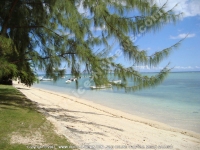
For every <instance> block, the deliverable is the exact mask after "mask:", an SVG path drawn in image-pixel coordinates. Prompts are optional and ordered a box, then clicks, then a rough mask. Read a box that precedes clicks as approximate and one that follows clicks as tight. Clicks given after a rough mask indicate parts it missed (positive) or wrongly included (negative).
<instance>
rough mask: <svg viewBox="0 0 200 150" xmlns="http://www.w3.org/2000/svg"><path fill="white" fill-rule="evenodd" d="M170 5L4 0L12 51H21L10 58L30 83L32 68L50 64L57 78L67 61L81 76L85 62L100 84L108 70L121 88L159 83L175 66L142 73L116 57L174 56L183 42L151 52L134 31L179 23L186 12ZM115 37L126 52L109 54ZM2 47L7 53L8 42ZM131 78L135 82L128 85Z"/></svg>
mask: <svg viewBox="0 0 200 150" xmlns="http://www.w3.org/2000/svg"><path fill="white" fill-rule="evenodd" d="M165 6H166V4H164V5H163V6H162V7H158V6H157V5H156V3H154V1H153V0H151V1H149V0H122V1H121V0H98V1H93V0H67V1H62V0H56V1H55V0H28V1H25V0H7V1H5V2H3V3H1V4H0V10H1V11H0V27H1V35H2V36H3V37H6V38H7V37H9V39H11V40H12V41H13V42H12V50H11V51H12V52H14V53H15V55H14V57H15V56H17V57H16V58H14V57H13V55H11V56H10V58H12V59H11V60H8V59H7V58H6V59H5V61H7V62H8V63H10V64H13V63H14V65H16V68H17V70H18V72H20V73H18V74H17V75H18V76H20V78H21V79H22V80H23V82H25V84H27V85H31V84H32V83H33V80H34V72H33V71H32V70H33V69H39V70H45V71H46V74H47V75H48V76H49V77H53V78H54V79H57V78H58V77H60V76H62V75H63V74H64V70H60V69H59V68H60V67H61V66H62V63H63V62H65V63H66V66H68V67H69V68H71V73H72V74H73V75H75V76H76V77H78V76H80V74H81V68H83V67H85V70H84V71H85V72H88V73H90V74H93V75H94V82H95V84H96V85H102V84H107V83H108V74H109V73H110V72H113V73H114V74H115V76H116V77H117V78H120V79H122V81H123V82H122V84H120V85H115V86H118V87H119V88H124V89H125V90H127V89H131V90H139V89H142V88H146V87H152V86H155V85H157V84H159V83H160V82H161V81H163V80H164V78H165V77H166V75H167V73H168V72H169V71H170V69H167V68H165V69H163V70H161V71H160V73H159V74H158V75H157V76H154V77H143V76H142V75H141V74H140V73H139V72H137V71H136V68H134V66H133V65H131V66H132V67H128V68H125V67H123V64H116V62H115V60H116V58H117V57H119V56H124V59H126V60H129V61H130V64H134V65H148V66H150V67H155V66H157V65H158V64H159V63H160V62H161V61H162V60H163V59H164V58H166V57H168V56H169V54H170V52H171V51H172V50H173V49H174V48H176V46H177V45H178V43H176V44H175V45H173V46H170V47H169V48H166V49H164V50H161V51H159V52H156V53H155V54H152V55H150V56H149V55H148V53H147V51H146V50H139V48H138V47H137V46H136V45H135V41H134V40H133V39H132V37H131V36H130V35H134V36H137V35H138V34H142V35H145V34H146V33H148V32H156V31H159V29H161V28H162V27H163V26H164V25H166V24H167V23H170V22H173V23H176V21H177V20H178V19H179V18H180V16H181V14H174V12H173V8H172V9H171V10H168V11H165V10H164V9H165ZM127 14H129V16H127ZM130 15H131V16H130ZM96 31H98V35H97V32H96ZM115 41H116V42H117V43H119V45H120V47H121V50H122V52H121V53H120V54H113V55H112V56H108V54H109V53H110V52H112V51H113V45H114V43H115ZM8 43H9V41H8ZM179 43H180V42H179ZM5 45H6V44H5ZM1 47H2V48H1V49H0V53H3V50H2V49H5V46H1ZM7 49H9V48H7ZM97 49H98V50H97ZM7 51H9V50H7ZM11 70H13V71H11ZM11 70H8V71H7V72H10V73H11V72H13V74H15V72H16V70H15V69H14V66H13V69H11ZM14 70H15V71H14ZM127 70H128V71H127ZM11 74H12V73H11ZM127 78H131V79H132V80H133V81H134V83H135V85H133V86H132V87H128V86H127Z"/></svg>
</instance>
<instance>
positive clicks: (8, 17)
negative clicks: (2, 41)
mask: <svg viewBox="0 0 200 150" xmlns="http://www.w3.org/2000/svg"><path fill="white" fill-rule="evenodd" d="M18 1H19V0H13V2H12V6H11V8H10V11H9V14H8V15H7V16H6V17H5V19H4V23H3V26H2V29H1V35H4V34H6V30H7V25H8V22H9V20H10V18H11V14H12V12H13V10H14V8H15V6H16V4H17V2H18Z"/></svg>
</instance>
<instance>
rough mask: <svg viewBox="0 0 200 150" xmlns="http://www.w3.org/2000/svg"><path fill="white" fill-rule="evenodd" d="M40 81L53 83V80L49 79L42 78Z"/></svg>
mask: <svg viewBox="0 0 200 150" xmlns="http://www.w3.org/2000/svg"><path fill="white" fill-rule="evenodd" d="M40 81H53V79H50V78H42V79H40Z"/></svg>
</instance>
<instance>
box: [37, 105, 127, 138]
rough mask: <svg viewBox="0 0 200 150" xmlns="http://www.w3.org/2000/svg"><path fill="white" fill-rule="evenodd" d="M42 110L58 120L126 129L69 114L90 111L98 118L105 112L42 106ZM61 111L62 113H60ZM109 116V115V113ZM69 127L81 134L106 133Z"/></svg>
mask: <svg viewBox="0 0 200 150" xmlns="http://www.w3.org/2000/svg"><path fill="white" fill-rule="evenodd" d="M40 112H42V113H43V114H45V116H47V117H53V118H54V119H56V120H58V121H65V122H70V123H74V124H80V123H81V124H86V125H91V126H96V127H98V128H99V127H104V128H108V129H113V130H116V131H124V130H123V129H120V128H115V127H112V126H107V125H103V124H99V123H95V122H91V121H85V120H81V118H82V117H76V116H73V115H69V113H70V112H73V113H88V114H93V115H96V117H97V118H98V117H99V115H102V116H101V117H103V116H106V115H104V114H98V113H92V112H81V111H71V110H67V109H62V108H61V109H59V108H41V109H40ZM59 113H62V115H61V114H60V115H58V114H59ZM107 116H108V115H107ZM109 117H114V116H109ZM66 128H67V129H69V130H70V131H72V132H77V133H80V134H99V135H104V134H103V133H100V132H92V131H82V130H81V129H80V130H78V129H75V128H71V127H66Z"/></svg>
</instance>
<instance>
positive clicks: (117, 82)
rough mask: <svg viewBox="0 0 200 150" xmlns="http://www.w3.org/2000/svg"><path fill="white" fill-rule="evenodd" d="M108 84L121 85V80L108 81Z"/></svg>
mask: <svg viewBox="0 0 200 150" xmlns="http://www.w3.org/2000/svg"><path fill="white" fill-rule="evenodd" d="M109 82H110V83H115V84H121V82H122V81H121V80H112V81H109Z"/></svg>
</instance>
